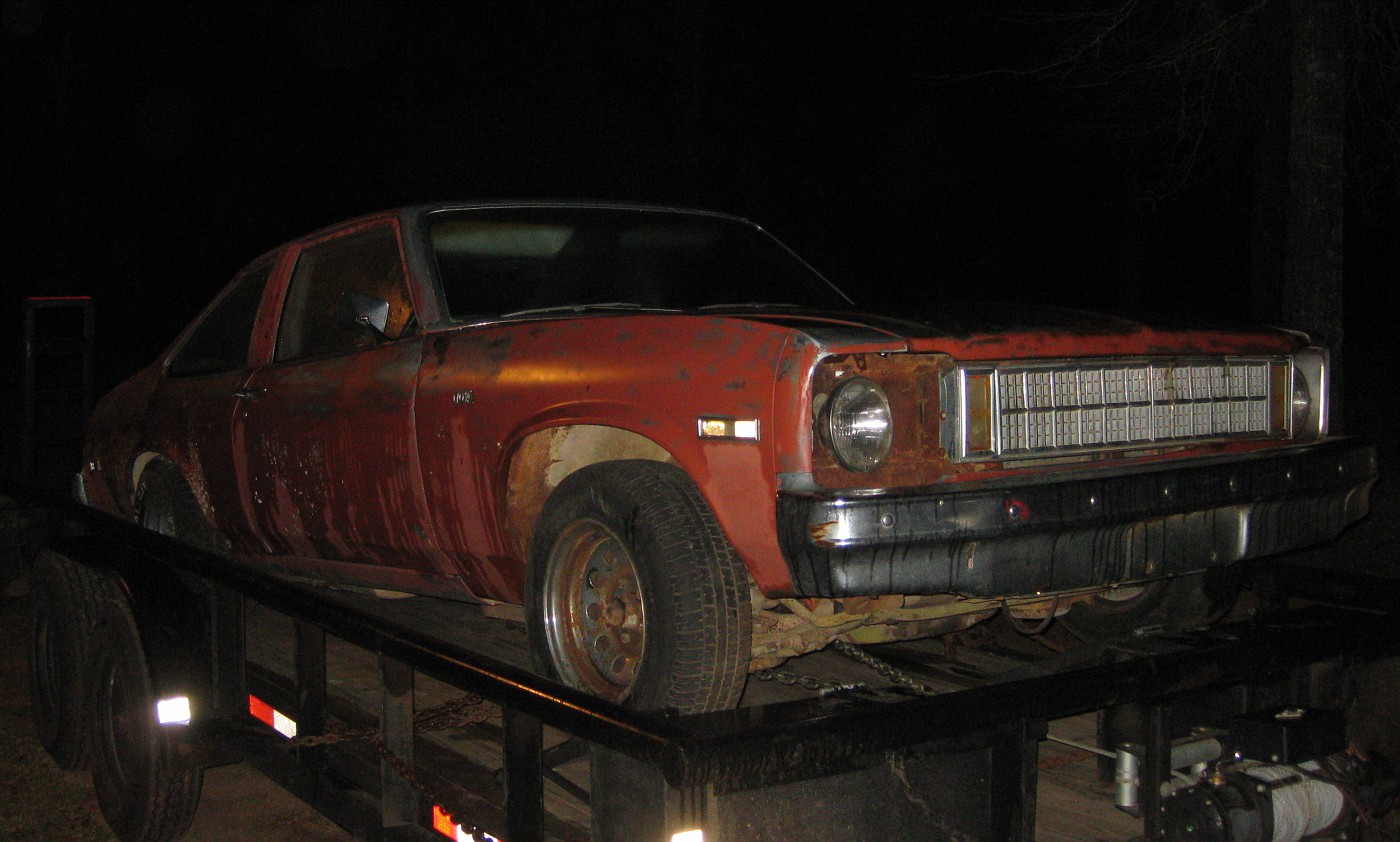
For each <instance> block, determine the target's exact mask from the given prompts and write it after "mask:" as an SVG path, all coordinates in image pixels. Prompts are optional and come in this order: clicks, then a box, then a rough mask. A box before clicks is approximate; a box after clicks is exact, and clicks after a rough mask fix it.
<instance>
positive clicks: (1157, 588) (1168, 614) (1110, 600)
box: [1059, 565, 1240, 640]
mask: <svg viewBox="0 0 1400 842" xmlns="http://www.w3.org/2000/svg"><path fill="white" fill-rule="evenodd" d="M1119 590H1120V591H1126V590H1128V588H1121V589H1119ZM1239 592H1240V570H1239V567H1238V565H1231V566H1227V567H1212V568H1210V569H1209V570H1207V571H1205V572H1204V573H1193V574H1188V575H1185V576H1174V577H1172V578H1170V579H1160V580H1158V581H1155V582H1148V583H1146V584H1143V585H1139V586H1135V587H1134V588H1133V592H1132V593H1131V594H1124V595H1123V596H1121V597H1119V596H1111V595H1108V594H1096V595H1095V596H1094V597H1093V598H1092V599H1089V600H1085V601H1083V602H1076V603H1075V604H1074V605H1072V606H1070V609H1069V610H1068V611H1066V612H1065V614H1064V616H1062V617H1060V618H1059V622H1061V623H1064V625H1065V627H1066V628H1067V629H1069V630H1070V632H1071V633H1072V634H1074V636H1076V637H1078V638H1080V639H1081V640H1103V639H1105V638H1110V637H1121V636H1123V635H1126V634H1132V633H1133V632H1134V631H1136V630H1137V629H1140V628H1145V627H1149V626H1162V627H1164V628H1166V629H1169V630H1171V631H1185V630H1187V629H1194V628H1203V627H1206V626H1211V625H1214V624H1215V623H1217V622H1219V621H1220V619H1221V618H1223V617H1224V616H1225V615H1226V614H1228V613H1230V609H1231V608H1232V607H1234V604H1235V600H1236V598H1237V597H1238V596H1239ZM1108 593H1109V594H1113V593H1114V592H1113V591H1110V592H1108Z"/></svg>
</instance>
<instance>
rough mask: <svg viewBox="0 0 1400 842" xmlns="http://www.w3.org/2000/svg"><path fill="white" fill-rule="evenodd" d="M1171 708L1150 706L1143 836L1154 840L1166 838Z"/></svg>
mask: <svg viewBox="0 0 1400 842" xmlns="http://www.w3.org/2000/svg"><path fill="white" fill-rule="evenodd" d="M1171 750H1172V735H1171V707H1170V706H1168V705H1164V704H1154V705H1150V706H1148V708H1147V747H1146V750H1145V751H1144V752H1143V753H1144V754H1145V755H1146V757H1144V758H1143V759H1142V766H1141V773H1142V790H1141V793H1140V794H1141V804H1142V838H1143V839H1144V840H1145V842H1154V840H1157V839H1163V838H1165V836H1164V834H1165V832H1166V828H1165V827H1163V826H1162V809H1163V806H1162V784H1164V783H1166V781H1167V776H1169V775H1170V774H1171Z"/></svg>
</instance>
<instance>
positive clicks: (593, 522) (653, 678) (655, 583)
mask: <svg viewBox="0 0 1400 842" xmlns="http://www.w3.org/2000/svg"><path fill="white" fill-rule="evenodd" d="M746 583H747V576H746V572H745V569H744V565H743V563H742V562H741V561H740V560H739V558H738V556H737V554H736V553H735V552H734V549H733V548H732V547H731V546H730V545H729V541H728V539H727V538H726V537H725V535H724V533H723V531H722V530H721V529H720V527H719V524H718V523H717V522H716V520H715V517H714V514H713V512H711V511H710V507H709V505H708V504H707V503H706V501H705V499H704V497H703V496H701V494H700V491H699V489H698V488H696V487H695V484H694V483H693V482H691V480H690V478H689V477H687V476H686V475H685V474H684V473H683V472H681V471H680V470H679V469H678V468H676V467H674V466H671V465H666V464H663V463H660V462H650V461H645V460H621V461H615V462H605V463H601V464H597V465H591V466H589V467H585V468H582V469H580V470H579V471H577V472H575V473H573V474H571V475H569V476H568V477H566V478H565V479H564V481H563V482H561V483H560V484H559V487H558V488H556V489H555V490H554V493H553V494H552V495H551V496H550V498H549V500H548V501H547V502H546V504H545V508H544V511H543V513H542V515H541V516H540V520H539V523H538V526H537V528H536V530H535V534H534V538H533V541H532V544H531V553H530V565H529V567H528V570H527V574H526V620H527V622H528V630H529V636H530V643H531V649H532V651H533V655H534V659H535V665H536V667H537V668H538V669H539V671H540V672H541V673H542V674H544V675H546V676H547V677H550V678H554V679H557V680H560V681H562V682H564V683H565V684H569V685H571V686H573V687H577V688H579V689H581V690H584V691H586V692H589V693H592V694H593V695H596V696H600V697H602V698H605V699H608V700H610V701H614V702H619V703H621V704H625V705H627V706H628V707H632V708H635V709H638V710H659V709H665V708H672V709H675V710H678V711H680V712H681V713H696V712H700V711H710V710H722V709H727V708H731V707H733V706H734V705H736V704H737V703H738V701H739V696H740V695H741V694H742V693H743V689H744V680H745V678H746V677H747V675H748V661H749V655H750V651H749V650H750V645H751V644H750V641H751V635H752V630H753V629H752V620H751V619H750V609H749V603H748V593H747V588H746Z"/></svg>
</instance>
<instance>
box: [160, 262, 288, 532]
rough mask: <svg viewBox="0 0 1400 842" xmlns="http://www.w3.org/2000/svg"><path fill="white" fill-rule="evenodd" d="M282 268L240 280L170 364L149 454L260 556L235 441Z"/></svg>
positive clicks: (260, 266)
mask: <svg viewBox="0 0 1400 842" xmlns="http://www.w3.org/2000/svg"><path fill="white" fill-rule="evenodd" d="M274 266H275V259H274V258H268V259H267V260H264V261H259V262H258V263H256V264H254V265H253V266H251V267H249V268H248V269H246V270H245V271H243V272H242V273H240V274H239V276H238V277H236V278H235V279H234V280H233V282H232V283H230V284H229V285H228V287H227V288H226V289H225V291H224V292H223V294H221V295H220V296H219V297H218V298H217V299H216V300H215V301H214V302H213V304H211V305H210V307H209V308H208V309H207V310H206V311H205V313H204V314H203V315H202V316H201V317H200V318H199V319H198V320H197V321H196V323H195V324H194V326H193V327H192V328H191V329H190V330H189V331H188V332H187V333H186V335H185V336H184V337H183V338H182V339H181V341H180V343H179V344H178V345H177V347H176V348H175V350H174V351H173V352H172V353H171V355H170V357H169V359H168V360H167V361H166V363H165V378H164V379H163V380H162V381H161V385H160V387H159V388H158V389H157V391H156V393H155V394H154V395H153V396H152V403H151V411H150V413H149V417H150V418H153V419H157V418H158V419H166V421H165V423H164V424H163V425H162V426H161V427H160V428H158V429H152V430H150V431H149V433H150V435H151V436H152V439H153V441H152V442H150V443H149V444H148V447H147V449H148V450H151V451H154V452H157V453H164V454H168V455H169V456H170V458H172V459H173V460H174V461H175V462H176V463H177V466H178V468H179V469H180V470H181V472H182V473H183V474H184V476H185V479H186V480H187V481H188V483H189V485H190V488H191V490H193V491H194V492H195V495H196V498H197V499H199V500H201V502H202V503H203V504H204V505H205V507H206V508H207V509H208V511H209V514H210V516H211V517H212V518H213V520H214V525H215V527H216V528H217V529H218V530H219V531H220V532H221V533H223V535H224V537H226V538H227V539H228V540H229V543H230V545H231V546H232V547H233V548H234V549H235V550H239V551H245V552H257V551H259V549H260V546H259V541H258V539H257V537H256V536H255V535H254V534H253V532H252V530H251V529H250V528H249V525H248V521H247V518H246V516H245V512H244V507H243V504H242V498H241V496H240V493H239V488H238V485H237V483H236V481H235V477H236V470H235V463H236V462H237V461H238V460H237V459H236V458H235V451H234V448H233V437H232V434H231V429H232V424H233V418H234V410H235V405H236V403H237V401H238V398H237V395H238V394H239V393H240V390H241V389H242V387H243V384H244V382H245V380H246V379H247V378H248V376H249V372H250V364H249V346H250V343H251V341H252V336H253V327H254V323H255V321H256V319H257V315H258V310H259V307H260V306H261V303H262V299H263V296H264V293H265V290H266V287H267V282H268V279H269V277H270V276H271V275H272V271H273V269H274Z"/></svg>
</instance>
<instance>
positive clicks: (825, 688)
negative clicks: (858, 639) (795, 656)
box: [753, 640, 938, 696]
mask: <svg viewBox="0 0 1400 842" xmlns="http://www.w3.org/2000/svg"><path fill="white" fill-rule="evenodd" d="M831 645H832V647H833V648H834V649H835V650H836V651H837V652H840V653H841V654H842V655H845V656H846V657H847V658H850V659H851V660H853V661H856V662H858V663H861V664H864V665H865V666H867V667H869V668H870V669H872V670H874V671H876V672H878V673H879V674H880V675H882V676H884V677H885V678H887V679H889V680H890V681H891V682H893V683H894V684H896V685H898V686H900V687H903V688H905V689H906V690H912V691H913V692H915V693H918V694H919V695H920V696H934V695H937V694H938V691H937V690H935V689H933V688H932V687H929V686H928V685H927V684H924V683H922V682H919V681H916V680H915V679H913V678H910V677H909V676H907V675H905V674H904V673H902V672H900V671H899V668H898V667H896V666H895V665H894V664H891V663H889V662H888V661H882V660H880V659H879V658H877V657H875V656H874V655H872V654H870V653H869V652H866V651H865V650H864V649H861V648H860V647H859V646H856V645H855V644H854V643H847V642H846V641H844V640H833V641H832V642H831ZM753 677H754V678H757V679H758V680H759V681H776V682H777V683H779V684H781V685H783V686H784V687H794V686H796V687H801V688H802V689H803V690H807V691H810V692H812V693H818V694H820V695H823V696H825V695H826V694H828V693H836V692H839V691H841V690H861V689H864V688H865V685H864V684H842V683H841V682H839V681H831V680H830V679H825V678H816V677H814V676H810V675H800V674H798V673H795V672H788V671H787V670H778V669H765V670H756V671H755V672H754V673H753Z"/></svg>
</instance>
